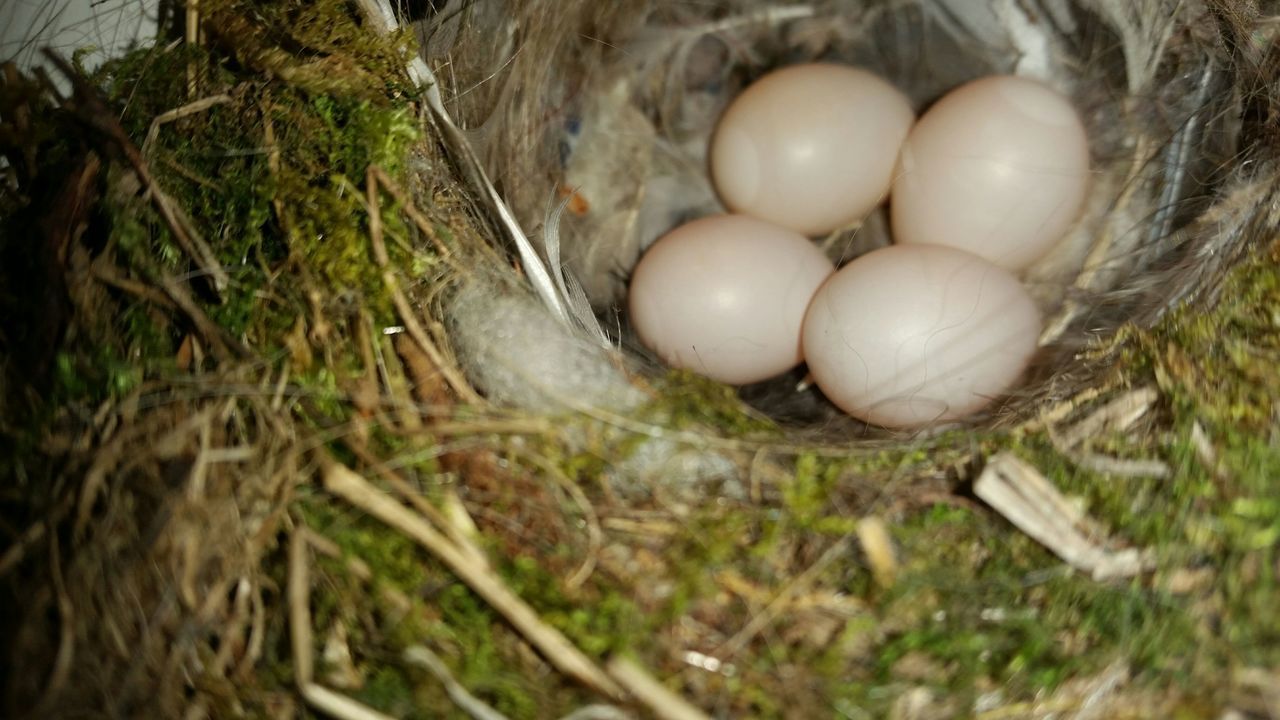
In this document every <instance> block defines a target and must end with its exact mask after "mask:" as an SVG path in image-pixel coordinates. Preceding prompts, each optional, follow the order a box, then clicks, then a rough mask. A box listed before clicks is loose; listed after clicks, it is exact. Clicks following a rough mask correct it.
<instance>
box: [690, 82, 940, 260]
mask: <svg viewBox="0 0 1280 720" xmlns="http://www.w3.org/2000/svg"><path fill="white" fill-rule="evenodd" d="M914 120H915V113H914V112H913V111H912V109H911V106H910V104H909V103H908V101H907V98H906V97H905V96H904V95H903V94H902V93H901V92H899V91H898V90H897V89H896V88H894V87H893V86H892V85H890V84H889V83H887V82H885V81H884V80H882V79H880V78H879V77H877V76H875V75H873V74H872V73H870V72H867V71H865V70H859V69H857V68H853V67H845V66H842V65H834V64H824V63H815V64H807V65H794V66H791V67H786V68H783V69H781V70H777V71H775V72H772V73H770V74H768V75H766V76H764V77H763V78H761V79H759V80H757V81H756V82H755V83H752V84H751V85H750V86H749V87H748V88H747V89H746V90H744V91H743V92H742V94H741V95H739V96H738V97H737V98H735V99H734V101H733V102H732V103H731V104H730V105H729V107H728V109H726V110H725V112H724V115H723V116H722V117H721V118H720V121H719V123H718V124H717V127H716V131H715V134H714V136H713V137H712V140H711V147H710V164H711V177H712V180H713V181H714V183H715V186H716V189H717V191H718V192H719V193H720V198H721V199H722V200H723V201H724V204H725V205H726V206H728V207H729V208H730V209H731V210H733V211H735V212H740V213H745V214H748V215H753V216H755V217H758V218H762V219H764V220H768V221H770V222H772V223H776V224H778V225H781V226H783V227H787V228H791V229H792V230H795V231H796V232H799V233H803V234H805V235H821V234H825V233H828V232H831V231H832V230H836V229H838V228H841V227H844V226H847V225H850V224H852V223H854V222H856V221H858V220H860V219H861V218H862V217H864V216H865V215H866V214H867V213H869V212H870V211H871V210H872V209H873V208H875V206H876V205H878V204H880V203H881V202H882V201H883V200H884V199H885V197H886V195H887V193H888V191H889V185H890V184H891V182H892V180H893V170H894V164H895V163H896V162H897V158H898V148H899V146H901V145H902V141H903V139H904V138H906V136H907V132H908V130H910V128H911V123H912V122H913V121H914Z"/></svg>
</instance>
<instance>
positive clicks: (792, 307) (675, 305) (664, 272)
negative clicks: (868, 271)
mask: <svg viewBox="0 0 1280 720" xmlns="http://www.w3.org/2000/svg"><path fill="white" fill-rule="evenodd" d="M834 269H835V268H834V267H833V266H832V264H831V261H830V260H828V259H827V257H826V255H824V254H823V253H822V251H821V250H819V249H818V248H817V246H815V245H814V244H813V243H812V242H810V241H809V239H808V238H806V237H804V236H802V235H800V234H798V233H795V232H792V231H790V230H786V229H784V228H780V227H777V226H775V225H772V224H770V223H767V222H764V221H763V220H758V219H755V218H750V217H746V216H742V215H717V216H713V217H707V218H702V219H700V220H694V221H693V222H690V223H687V224H685V225H682V226H680V227H678V228H676V229H675V230H672V231H671V232H670V233H667V234H666V235H664V236H662V237H661V238H659V239H658V240H657V242H655V243H654V244H653V246H652V247H650V248H649V250H648V252H646V253H645V255H644V257H642V258H641V259H640V262H639V264H638V265H636V268H635V271H634V273H633V274H632V276H631V286H630V291H629V299H628V304H629V309H630V315H631V322H632V325H633V327H634V328H635V330H636V333H637V334H638V335H639V336H640V341H641V342H642V343H644V345H645V346H646V347H648V348H649V349H651V350H653V351H654V352H655V353H656V354H657V355H658V356H659V357H660V358H662V360H663V361H664V362H666V363H668V364H669V365H672V366H675V367H679V368H687V369H690V370H693V371H695V372H698V373H701V374H703V375H706V376H707V377H710V378H713V379H716V380H719V381H721V382H726V383H731V384H735V385H740V384H745V383H751V382H758V381H761V380H767V379H768V378H771V377H773V376H775V375H779V374H781V373H783V372H786V371H787V370H789V369H790V368H792V367H794V366H796V365H798V364H799V363H800V362H801V359H802V358H801V354H800V325H801V323H802V322H803V320H804V313H805V308H806V307H807V306H808V304H809V299H810V298H812V297H813V293H814V291H815V290H817V289H818V286H819V285H821V284H822V281H823V280H825V279H826V278H827V277H828V276H829V275H830V274H831V273H832V272H833V270H834Z"/></svg>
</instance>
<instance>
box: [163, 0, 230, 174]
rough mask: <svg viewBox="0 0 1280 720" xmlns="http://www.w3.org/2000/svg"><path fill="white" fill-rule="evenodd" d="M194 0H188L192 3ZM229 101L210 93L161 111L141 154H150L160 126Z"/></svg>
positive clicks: (228, 96) (222, 94) (221, 95)
mask: <svg viewBox="0 0 1280 720" xmlns="http://www.w3.org/2000/svg"><path fill="white" fill-rule="evenodd" d="M195 1H196V0H189V2H190V3H191V4H194V3H195ZM229 102H231V96H230V95H227V94H226V93H219V94H217V95H210V96H209V97H207V98H201V99H200V100H196V101H195V102H192V103H187V104H186V105H183V106H181V107H177V108H174V109H172V110H169V111H167V112H162V113H160V114H159V115H157V116H156V117H155V119H154V120H152V121H151V127H149V128H147V137H146V138H144V139H143V141H142V156H143V157H146V156H148V155H150V154H151V146H152V145H155V143H156V138H157V137H158V136H159V135H160V127H161V126H162V125H167V124H169V123H171V122H174V121H176V120H181V119H182V118H184V117H188V116H190V115H195V114H196V113H201V112H204V111H205V110H208V109H209V108H211V107H213V106H215V105H225V104H226V103H229Z"/></svg>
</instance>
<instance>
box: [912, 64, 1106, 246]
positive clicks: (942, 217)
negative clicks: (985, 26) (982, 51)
mask: <svg viewBox="0 0 1280 720" xmlns="http://www.w3.org/2000/svg"><path fill="white" fill-rule="evenodd" d="M1088 186H1089V141H1088V138H1087V136H1086V134H1085V128H1084V123H1083V122H1082V121H1081V119H1080V115H1079V113H1078V112H1077V111H1076V109H1075V108H1074V107H1073V106H1072V105H1071V103H1070V101H1068V100H1067V98H1065V97H1063V96H1062V95H1060V94H1058V93H1057V92H1055V91H1054V90H1053V89H1052V88H1050V87H1048V86H1047V85H1044V84H1042V83H1040V82H1037V81H1035V80H1030V79H1027V78H1020V77H1012V76H993V77H987V78H982V79H979V80H975V81H973V82H970V83H967V84H965V85H962V86H960V87H959V88H957V89H955V90H953V91H951V92H950V93H948V94H947V95H945V96H944V97H943V98H942V99H941V100H939V101H938V102H937V103H936V104H935V105H934V106H933V107H931V108H930V109H929V110H928V111H927V112H925V113H924V115H923V116H921V118H920V121H919V122H918V123H916V126H915V127H914V128H913V129H912V130H911V134H910V135H908V136H907V141H906V143H904V144H903V146H902V154H901V158H900V160H899V169H898V174H897V177H896V179H895V180H894V183H893V191H892V200H891V201H890V208H891V215H892V227H893V235H894V241H895V242H899V243H929V244H936V245H948V246H951V247H956V248H960V249H962V250H968V251H969V252H971V253H974V254H976V255H981V256H982V257H984V258H986V259H988V260H990V261H991V262H993V263H996V264H997V265H1000V266H1001V267H1005V268H1009V269H1013V270H1018V269H1021V268H1025V267H1026V266H1028V265H1030V264H1031V263H1032V262H1034V261H1035V260H1037V259H1038V258H1040V257H1041V256H1042V255H1044V254H1045V252H1046V251H1048V250H1049V248H1051V247H1053V245H1054V244H1055V243H1056V242H1057V241H1058V240H1060V239H1061V238H1062V236H1063V235H1064V234H1065V233H1066V232H1067V230H1068V229H1069V228H1070V227H1071V225H1072V223H1074V222H1075V220H1076V218H1077V217H1078V216H1079V215H1080V211H1081V208H1083V206H1084V201H1085V194H1086V192H1087V190H1088Z"/></svg>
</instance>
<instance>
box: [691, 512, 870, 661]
mask: <svg viewBox="0 0 1280 720" xmlns="http://www.w3.org/2000/svg"><path fill="white" fill-rule="evenodd" d="M849 544H850V540H849V536H848V535H846V536H844V537H842V538H840V539H839V540H837V541H836V542H835V543H834V544H832V545H831V547H829V548H827V549H826V550H825V551H823V553H822V555H820V556H819V557H818V559H817V560H815V561H814V563H813V564H812V565H810V566H809V567H807V568H805V570H804V572H802V573H800V574H799V575H798V576H796V578H795V579H793V580H792V581H791V582H790V583H789V584H788V585H787V586H786V587H784V588H783V589H782V590H781V591H780V592H779V593H778V596H777V597H775V598H774V599H773V600H772V601H771V602H770V603H769V604H768V606H766V607H765V609H764V610H763V611H761V612H759V613H757V614H756V615H754V616H753V617H752V618H751V619H750V620H748V621H747V624H746V625H744V626H743V628H742V629H741V630H739V631H738V632H737V634H735V635H734V636H733V637H731V638H729V639H728V640H726V641H725V642H724V643H723V644H722V645H721V646H720V647H718V648H716V652H715V654H716V655H717V656H719V657H723V658H729V657H732V656H733V655H734V654H736V653H737V652H738V651H739V650H741V649H742V648H743V647H744V646H745V645H746V644H747V643H749V642H751V639H752V638H754V637H755V636H756V635H758V634H760V631H762V630H764V629H765V628H766V627H768V626H769V625H770V624H772V623H773V621H774V619H775V618H777V617H778V615H780V614H781V613H782V611H783V609H784V608H785V606H786V604H787V603H788V602H790V601H791V598H793V597H795V595H796V594H797V593H799V592H800V591H802V590H804V589H805V588H807V587H809V584H810V583H812V582H813V581H814V580H815V579H817V577H818V574H819V573H821V572H822V571H823V569H825V568H826V567H827V565H830V564H831V563H832V562H833V561H834V560H835V559H836V558H837V557H839V556H841V555H843V554H844V553H845V552H847V551H848V550H849Z"/></svg>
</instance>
